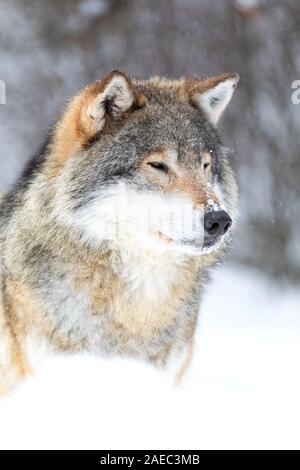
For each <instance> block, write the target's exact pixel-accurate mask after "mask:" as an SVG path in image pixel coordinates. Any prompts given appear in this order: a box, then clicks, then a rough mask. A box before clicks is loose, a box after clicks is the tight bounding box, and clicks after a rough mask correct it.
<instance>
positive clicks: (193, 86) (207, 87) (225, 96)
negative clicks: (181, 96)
mask: <svg viewBox="0 0 300 470" xmlns="http://www.w3.org/2000/svg"><path fill="white" fill-rule="evenodd" d="M239 79H240V76H239V74H237V73H228V74H225V75H220V76H217V77H211V78H206V79H202V80H201V79H199V80H187V81H186V90H187V92H188V95H189V98H190V100H191V101H192V102H193V104H194V105H196V106H198V107H200V108H201V109H203V110H204V111H205V113H206V114H207V116H208V117H209V119H210V120H211V121H212V123H213V124H216V123H217V122H218V120H219V118H220V116H221V114H222V113H223V111H224V109H225V108H226V106H227V105H228V103H229V101H230V100H231V97H232V95H233V92H234V90H235V88H236V86H237V83H238V81H239Z"/></svg>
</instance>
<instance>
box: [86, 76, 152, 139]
mask: <svg viewBox="0 0 300 470" xmlns="http://www.w3.org/2000/svg"><path fill="white" fill-rule="evenodd" d="M146 101H147V100H146V98H145V97H144V96H142V95H139V94H138V93H137V91H136V89H135V88H134V86H133V84H132V82H131V81H130V80H129V78H127V77H126V75H125V74H123V73H122V72H119V71H116V70H114V71H112V72H111V73H110V74H109V75H108V76H107V77H106V78H105V79H103V80H102V81H100V82H97V83H95V84H93V85H91V86H90V87H89V88H88V89H87V101H86V103H85V104H86V106H84V109H83V110H82V111H83V115H82V118H83V121H84V123H85V125H86V126H87V127H88V128H90V130H91V131H92V132H93V133H97V132H99V131H101V129H102V128H103V127H104V124H105V122H106V120H107V119H108V118H118V117H120V116H122V115H124V114H125V113H128V112H130V111H133V110H134V109H137V108H141V107H143V106H144V105H145V103H146Z"/></svg>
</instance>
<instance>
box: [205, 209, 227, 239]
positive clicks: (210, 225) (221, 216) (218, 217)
mask: <svg viewBox="0 0 300 470" xmlns="http://www.w3.org/2000/svg"><path fill="white" fill-rule="evenodd" d="M231 224H232V220H231V217H230V216H229V215H228V214H227V212H225V211H210V212H207V213H206V214H205V216H204V231H205V237H208V238H209V239H210V240H212V239H216V238H218V237H221V236H222V235H225V233H226V232H227V231H228V229H229V227H230V226H231Z"/></svg>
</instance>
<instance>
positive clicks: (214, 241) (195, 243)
mask: <svg viewBox="0 0 300 470" xmlns="http://www.w3.org/2000/svg"><path fill="white" fill-rule="evenodd" d="M155 235H156V237H158V238H159V240H160V241H162V242H163V243H165V244H166V246H168V247H170V246H172V245H174V246H177V247H182V248H184V247H186V248H188V249H190V250H191V251H193V252H196V253H199V254H200V253H208V252H212V251H214V250H215V249H217V248H218V246H219V245H220V242H221V238H222V237H217V238H211V237H209V238H207V237H205V239H204V241H203V242H202V243H199V240H196V239H195V238H194V239H187V238H183V239H181V240H174V239H172V238H170V237H168V236H167V235H165V234H163V233H162V232H160V231H158V232H155Z"/></svg>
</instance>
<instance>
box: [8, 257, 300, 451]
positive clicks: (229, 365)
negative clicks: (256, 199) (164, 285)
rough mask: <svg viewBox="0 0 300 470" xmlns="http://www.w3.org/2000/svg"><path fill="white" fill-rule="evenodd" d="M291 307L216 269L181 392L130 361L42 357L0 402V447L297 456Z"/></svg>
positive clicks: (295, 331) (257, 277)
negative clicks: (289, 451) (269, 451)
mask: <svg viewBox="0 0 300 470" xmlns="http://www.w3.org/2000/svg"><path fill="white" fill-rule="evenodd" d="M299 306H300V293H299V291H296V290H294V289H292V288H291V287H287V286H285V285H282V284H280V285H276V284H272V283H271V282H270V281H269V280H267V278H265V277H264V276H263V275H262V274H260V273H258V272H257V271H250V270H246V269H244V268H243V269H242V268H240V267H239V266H230V267H225V268H224V267H223V268H222V269H220V270H217V271H216V272H215V274H214V279H213V282H212V283H211V284H210V286H209V288H208V291H207V293H206V295H205V300H204V303H203V305H202V309H201V317H200V321H199V328H198V334H197V342H198V345H197V348H196V354H195V357H194V361H193V365H192V368H191V370H190V372H189V374H188V376H187V377H186V379H185V381H184V383H183V384H182V385H181V386H180V387H177V388H176V387H174V386H173V385H171V384H170V383H169V382H168V379H167V378H166V377H164V376H163V375H162V374H161V373H160V372H157V371H156V370H154V369H152V368H151V367H149V366H147V365H144V364H141V363H139V362H135V361H129V360H125V359H114V360H108V359H98V358H95V357H91V356H89V355H87V356H84V355H82V356H69V357H56V358H51V359H48V360H47V362H46V363H45V365H44V366H43V370H40V371H39V372H38V373H37V375H36V377H35V378H34V379H31V380H29V381H28V382H27V383H25V384H23V385H22V386H21V387H20V388H19V389H18V390H17V391H16V392H14V394H13V395H11V396H10V397H7V398H5V399H3V400H2V401H0V423H1V424H0V448H1V449H16V448H22V449H31V448H32V449H48V448H49V449H65V448H68V449H76V448H78V449H105V448H106V449H117V448H119V449H138V448H144V449H151V448H152V449H155V448H157V449H167V448H169V449H210V448H213V449H214V448H225V449H226V448H234V449H238V448H297V449H299V448H300V445H299V443H300V436H299V418H300V406H299V396H300V375H299V357H300V342H299V333H300V308H299Z"/></svg>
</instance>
